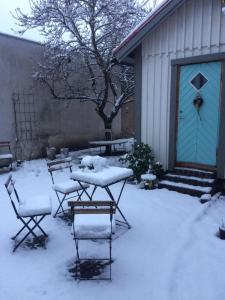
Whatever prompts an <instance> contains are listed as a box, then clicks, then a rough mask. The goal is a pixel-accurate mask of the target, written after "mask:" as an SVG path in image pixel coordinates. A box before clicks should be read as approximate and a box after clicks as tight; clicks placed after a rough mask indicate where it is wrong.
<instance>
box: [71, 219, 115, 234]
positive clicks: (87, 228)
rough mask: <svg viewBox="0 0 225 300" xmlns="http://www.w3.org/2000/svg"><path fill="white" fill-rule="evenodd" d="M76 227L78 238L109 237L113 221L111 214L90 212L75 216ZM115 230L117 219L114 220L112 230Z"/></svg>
mask: <svg viewBox="0 0 225 300" xmlns="http://www.w3.org/2000/svg"><path fill="white" fill-rule="evenodd" d="M74 229H75V235H76V236H77V238H90V239H96V238H109V237H110V235H111V221H110V215H109V214H102V215H100V214H96V215H95V214H92V215H91V214H88V215H86V214H85V215H75V216H74ZM114 231H115V220H114V218H113V220H112V232H114Z"/></svg>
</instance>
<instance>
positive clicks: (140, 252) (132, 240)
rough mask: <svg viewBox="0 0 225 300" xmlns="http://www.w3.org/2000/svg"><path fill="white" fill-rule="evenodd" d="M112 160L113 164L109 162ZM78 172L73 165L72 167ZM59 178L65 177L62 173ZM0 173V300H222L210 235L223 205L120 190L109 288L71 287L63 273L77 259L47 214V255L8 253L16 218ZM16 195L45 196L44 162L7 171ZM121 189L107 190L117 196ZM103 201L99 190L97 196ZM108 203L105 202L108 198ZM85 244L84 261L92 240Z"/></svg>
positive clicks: (223, 271) (217, 245) (222, 247)
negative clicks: (120, 220)
mask: <svg viewBox="0 0 225 300" xmlns="http://www.w3.org/2000/svg"><path fill="white" fill-rule="evenodd" d="M114 159H115V158H113V161H114ZM76 167H77V166H76V165H74V168H76ZM63 176H64V180H66V179H67V176H68V173H66V172H62V177H63ZM7 177H8V173H6V174H1V175H0V193H1V201H0V266H1V271H0V299H1V300H15V299H23V300H28V299H32V300H40V299H43V300H61V299H63V300H74V299H81V300H90V299H91V300H105V299H107V300H115V299H117V300H128V299H129V300H137V299H143V300H145V299H146V300H148V299H151V300H175V299H177V300H200V299H204V300H221V299H224V297H225V285H224V278H225V259H224V252H225V241H223V240H220V239H219V238H218V237H217V236H216V234H217V233H218V230H219V226H220V225H221V223H222V219H225V200H218V199H217V200H215V201H210V202H209V203H206V204H204V205H202V204H200V203H199V198H197V197H191V196H188V195H183V194H180V193H177V192H173V191H168V190H166V189H162V190H157V189H155V190H149V191H148V190H142V189H139V188H138V187H137V186H136V185H131V184H127V185H126V186H125V189H124V192H123V194H122V198H121V200H120V208H121V209H122V211H123V212H124V213H125V216H126V217H127V219H128V221H129V223H130V224H131V225H132V228H131V229H130V230H121V229H120V228H119V227H116V237H113V242H112V257H113V259H114V262H113V264H112V282H105V281H101V282H96V281H94V282H93V281H88V282H78V283H77V282H76V281H74V279H73V278H72V277H71V275H70V273H69V272H68V269H69V268H70V267H71V266H72V265H73V262H74V260H75V257H76V253H75V245H74V241H73V239H72V236H71V227H70V226H68V225H67V223H65V222H64V221H62V220H61V219H59V218H52V217H51V216H47V217H46V218H45V219H44V220H43V222H42V227H43V229H44V230H45V231H46V232H47V233H48V234H49V241H48V243H47V245H46V249H42V248H38V249H36V250H33V249H27V248H23V247H19V248H18V250H17V251H16V252H15V253H14V254H12V247H13V241H12V240H11V239H10V237H11V236H12V235H13V234H15V233H16V232H17V230H18V229H19V228H20V226H21V225H22V223H21V224H20V222H19V221H18V220H17V218H16V216H15V214H14V212H13V209H12V207H11V203H10V200H9V197H8V194H7V192H6V189H5V187H4V183H5V181H6V178H7ZM13 177H14V178H15V179H16V187H17V190H18V192H19V194H20V195H21V197H23V196H26V195H27V193H29V194H32V195H35V194H40V192H41V193H44V194H46V195H50V197H51V199H52V205H53V211H54V209H56V208H57V207H58V200H57V198H56V195H55V193H54V191H52V188H51V187H52V184H51V178H50V175H49V174H48V171H47V167H46V161H45V160H35V161H30V162H26V163H24V164H23V166H22V167H20V168H18V169H17V170H16V171H14V172H13ZM120 188H121V183H118V184H115V185H113V186H112V191H113V193H115V194H118V193H119V190H120ZM96 193H97V197H98V198H99V199H104V200H106V194H105V193H103V190H102V189H98V190H97V191H96ZM107 199H108V198H107ZM83 243H84V249H83V248H81V250H82V252H83V251H85V252H86V254H87V255H89V254H90V252H89V251H90V250H91V249H92V247H95V246H99V247H100V246H101V245H99V244H97V243H95V242H88V241H87V242H86V241H83Z"/></svg>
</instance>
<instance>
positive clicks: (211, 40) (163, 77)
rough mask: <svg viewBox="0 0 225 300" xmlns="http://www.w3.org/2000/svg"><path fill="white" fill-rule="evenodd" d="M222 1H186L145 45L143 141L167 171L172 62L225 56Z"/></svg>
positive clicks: (143, 63)
mask: <svg viewBox="0 0 225 300" xmlns="http://www.w3.org/2000/svg"><path fill="white" fill-rule="evenodd" d="M224 28H225V15H223V14H222V11H221V1H220V0H187V1H185V3H184V4H183V5H182V6H180V7H179V8H178V9H177V10H176V11H175V12H174V13H173V14H172V15H171V16H170V17H169V18H168V19H167V20H166V21H164V22H163V23H162V24H161V25H160V26H159V27H158V28H157V29H156V30H155V31H154V32H152V33H151V34H149V36H148V37H147V38H146V39H145V40H144V41H143V43H142V78H143V81H142V112H141V115H142V118H141V138H142V141H144V142H146V143H148V144H150V145H151V146H152V147H153V149H154V152H155V154H156V157H157V159H158V160H160V161H161V162H162V163H163V164H164V166H165V168H167V167H168V154H169V149H168V148H169V122H170V92H171V91H170V82H171V60H173V59H179V58H186V57H194V56H198V55H204V54H212V53H221V52H225V31H224Z"/></svg>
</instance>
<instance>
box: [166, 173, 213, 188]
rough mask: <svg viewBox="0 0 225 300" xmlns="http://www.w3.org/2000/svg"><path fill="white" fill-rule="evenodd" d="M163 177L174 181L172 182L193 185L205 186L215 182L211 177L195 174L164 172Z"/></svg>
mask: <svg viewBox="0 0 225 300" xmlns="http://www.w3.org/2000/svg"><path fill="white" fill-rule="evenodd" d="M164 179H165V180H169V181H174V182H181V183H186V184H189V185H194V186H206V187H207V186H210V187H212V186H213V184H214V182H215V179H213V178H201V177H197V176H187V175H180V174H176V173H171V172H170V173H167V174H165V176H164Z"/></svg>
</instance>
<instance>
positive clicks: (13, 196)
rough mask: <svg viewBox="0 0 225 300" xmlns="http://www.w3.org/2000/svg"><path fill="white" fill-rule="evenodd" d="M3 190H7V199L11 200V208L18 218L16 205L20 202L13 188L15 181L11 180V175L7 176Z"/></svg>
mask: <svg viewBox="0 0 225 300" xmlns="http://www.w3.org/2000/svg"><path fill="white" fill-rule="evenodd" d="M5 188H6V190H7V193H8V195H9V198H10V200H11V204H12V206H13V209H14V211H15V214H16V215H17V217H18V216H19V215H18V211H17V204H19V203H20V202H21V201H20V198H19V195H18V193H17V190H16V188H15V181H14V180H13V178H12V175H11V174H10V175H9V177H8V179H7V180H6V182H5ZM16 202H17V203H16Z"/></svg>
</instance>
